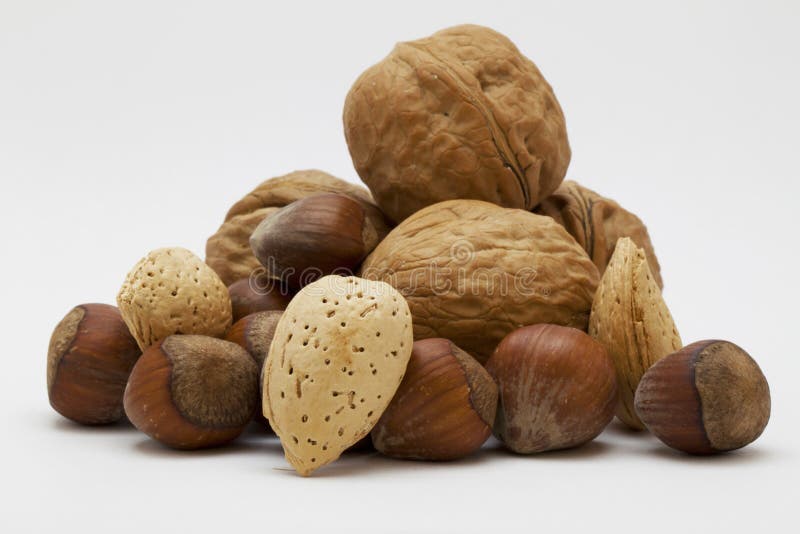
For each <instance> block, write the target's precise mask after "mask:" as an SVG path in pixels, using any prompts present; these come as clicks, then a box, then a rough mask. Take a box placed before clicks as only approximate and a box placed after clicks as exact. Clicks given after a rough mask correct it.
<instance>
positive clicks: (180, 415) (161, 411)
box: [124, 336, 258, 450]
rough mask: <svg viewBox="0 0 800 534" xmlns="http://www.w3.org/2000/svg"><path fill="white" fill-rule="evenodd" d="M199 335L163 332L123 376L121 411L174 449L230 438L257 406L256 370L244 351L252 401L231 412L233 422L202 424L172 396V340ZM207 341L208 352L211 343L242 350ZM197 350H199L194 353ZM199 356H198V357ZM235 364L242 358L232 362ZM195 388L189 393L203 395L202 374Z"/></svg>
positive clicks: (173, 355)
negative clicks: (122, 406)
mask: <svg viewBox="0 0 800 534" xmlns="http://www.w3.org/2000/svg"><path fill="white" fill-rule="evenodd" d="M189 337H191V338H204V337H205V336H169V337H167V338H166V339H164V340H163V341H161V342H159V343H157V344H156V345H153V346H151V347H150V348H148V349H147V350H146V351H145V352H144V353H143V354H142V356H141V358H140V359H139V361H138V362H137V364H136V366H135V367H134V369H133V371H132V372H131V376H130V378H129V380H128V385H127V387H126V389H125V397H124V403H125V413H126V414H127V416H128V419H130V421H131V423H133V424H134V426H136V428H138V429H139V430H141V431H142V432H144V433H145V434H147V435H148V436H150V437H151V438H153V439H155V440H157V441H159V442H161V443H163V444H164V445H167V446H168V447H172V448H174V449H184V450H191V449H200V448H207V447H216V446H220V445H224V444H226V443H228V442H230V441H232V440H234V439H236V438H237V437H238V436H239V435H240V434H241V433H242V432H243V431H244V429H245V428H246V426H247V424H248V423H249V421H250V420H251V419H252V417H253V415H254V414H255V410H256V407H257V391H258V384H257V380H258V378H257V374H258V373H257V371H256V367H255V364H254V363H253V361H252V359H251V357H250V356H249V355H247V360H245V361H246V362H247V364H248V365H249V366H251V367H250V369H249V370H248V373H249V374H251V375H252V376H248V379H247V386H248V388H247V389H248V390H251V392H252V399H249V400H248V401H247V402H246V403H243V404H241V406H238V408H239V409H240V410H241V412H242V413H237V414H234V418H235V419H236V423H235V424H214V423H207V422H202V421H199V420H197V418H196V417H195V418H194V420H193V418H192V417H191V416H190V415H189V414H188V413H187V411H186V410H185V409H182V408H181V402H179V401H178V400H176V391H175V388H174V387H173V381H174V371H175V369H174V361H173V359H174V357H175V352H174V350H175V349H173V348H171V347H172V346H173V345H170V342H171V339H172V338H189ZM205 339H207V340H210V342H211V343H212V346H211V347H210V349H209V350H211V351H214V350H218V347H215V346H214V344H217V343H226V344H228V345H232V346H233V347H234V348H235V349H236V350H238V351H242V353H243V352H244V351H243V350H242V349H241V348H240V347H238V346H236V345H233V344H232V343H230V342H225V341H222V340H218V339H214V338H205ZM197 352H198V354H199V353H200V352H201V351H197ZM198 357H199V356H198ZM236 363H237V365H241V364H242V363H243V360H242V359H241V358H239V361H238V362H236ZM196 389H197V391H196V392H195V393H194V395H193V396H195V397H201V396H202V395H203V394H204V393H205V394H208V392H207V391H204V389H203V383H202V377H197V380H196Z"/></svg>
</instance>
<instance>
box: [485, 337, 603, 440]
mask: <svg viewBox="0 0 800 534" xmlns="http://www.w3.org/2000/svg"><path fill="white" fill-rule="evenodd" d="M486 368H487V370H488V371H489V373H490V374H491V375H492V376H493V377H494V379H495V380H496V381H497V386H498V388H499V389H500V402H499V404H498V409H497V419H496V420H495V426H494V432H495V435H497V437H498V438H499V439H500V440H502V441H503V443H505V444H506V446H507V447H508V448H510V449H511V450H513V451H514V452H518V453H522V454H530V453H535V452H544V451H549V450H556V449H565V448H569V447H576V446H578V445H582V444H583V443H586V442H588V441H591V440H592V439H594V438H595V437H597V435H598V434H600V432H602V431H603V429H604V428H605V427H606V425H607V424H608V423H609V422H610V421H611V419H612V418H613V417H614V410H615V408H616V405H617V382H616V374H615V371H614V364H613V362H612V361H611V358H610V357H609V356H608V353H607V352H606V350H605V349H604V348H603V346H602V345H601V344H600V343H598V342H597V341H595V340H594V339H592V338H591V337H589V336H588V335H587V334H586V333H585V332H582V331H580V330H577V329H575V328H568V327H563V326H557V325H550V324H541V325H533V326H526V327H523V328H520V329H519V330H515V331H514V332H512V333H510V334H509V335H508V336H506V338H505V339H503V341H502V342H500V345H498V346H497V350H496V351H495V353H494V354H493V355H492V357H491V358H489V361H488V362H487V363H486Z"/></svg>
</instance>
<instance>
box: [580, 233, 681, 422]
mask: <svg viewBox="0 0 800 534" xmlns="http://www.w3.org/2000/svg"><path fill="white" fill-rule="evenodd" d="M589 334H590V335H591V336H592V337H593V338H595V339H597V340H598V341H599V342H600V343H602V344H603V346H604V347H605V348H606V350H608V353H609V354H610V355H611V358H612V359H613V360H614V366H615V367H616V369H617V383H618V385H619V395H620V404H619V408H618V410H617V417H619V418H620V420H622V421H623V422H624V423H625V424H627V425H628V426H630V427H631V428H634V429H642V428H644V425H643V424H642V422H641V421H640V420H639V417H638V416H637V415H636V413H635V410H634V405H633V401H634V394H635V392H636V387H637V386H638V385H639V380H641V378H642V375H643V374H644V373H645V371H647V369H649V368H650V366H651V365H653V364H654V363H655V362H657V361H658V360H660V359H661V358H663V357H664V356H666V355H667V354H671V353H672V352H675V351H677V350H678V349H680V348H681V338H680V336H679V335H678V330H677V328H676V327H675V322H674V321H673V320H672V315H670V313H669V309H668V308H667V305H666V303H665V302H664V299H663V298H662V296H661V290H660V289H659V288H658V284H656V280H655V277H653V275H652V274H651V273H650V268H649V267H648V263H647V255H646V254H645V252H644V250H642V249H640V248H638V247H637V246H636V245H635V244H634V242H633V241H632V240H631V239H630V238H627V237H623V238H620V239H619V241H618V242H617V247H616V249H615V251H614V255H613V256H612V257H611V261H610V262H609V264H608V267H607V269H606V272H605V273H604V274H603V278H602V280H601V281H600V287H599V288H598V289H597V295H596V297H595V300H594V304H593V305H592V315H591V318H590V321H589Z"/></svg>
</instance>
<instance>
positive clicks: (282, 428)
mask: <svg viewBox="0 0 800 534" xmlns="http://www.w3.org/2000/svg"><path fill="white" fill-rule="evenodd" d="M412 344H413V341H412V334H411V315H410V313H409V310H408V305H407V304H406V302H405V299H403V297H402V295H400V294H399V293H398V292H397V291H395V290H394V289H393V288H392V287H391V286H389V285H387V284H384V283H381V282H373V281H368V280H362V279H359V278H355V277H346V278H345V277H339V276H326V277H324V278H321V279H319V280H318V281H316V282H314V283H312V284H309V285H307V286H305V287H304V288H303V289H302V290H301V291H300V292H299V293H298V294H297V296H296V297H295V298H294V299H293V300H292V302H291V303H290V304H289V306H288V307H287V308H286V311H285V312H284V315H283V317H282V318H281V320H280V322H279V323H278V327H277V328H276V330H275V337H274V339H273V341H272V346H271V347H270V351H269V356H268V357H267V361H266V363H265V367H264V372H263V381H264V382H263V395H264V401H263V409H264V416H265V417H266V418H267V419H269V422H270V425H271V426H272V428H273V430H274V431H275V433H276V434H277V435H278V437H280V440H281V444H282V445H283V449H284V452H285V454H286V459H287V460H288V462H289V463H290V464H291V465H292V467H294V468H295V469H296V470H297V472H298V473H300V474H301V475H304V476H306V475H309V474H310V473H311V472H312V471H314V470H315V469H317V468H319V467H322V466H323V465H326V464H328V463H330V462H332V461H334V460H336V459H337V458H338V457H339V455H340V454H341V453H342V452H343V451H345V450H346V449H347V448H349V447H350V446H351V445H353V444H354V443H356V442H358V441H359V440H360V439H362V438H363V437H364V436H366V435H367V434H368V433H369V431H370V430H371V429H372V427H373V426H374V425H375V423H376V422H377V421H378V419H379V418H380V416H381V414H382V413H383V411H384V410H385V409H386V406H387V405H388V403H389V401H390V400H391V399H392V396H393V395H394V393H395V391H396V390H397V387H398V385H399V384H400V381H401V380H402V379H403V374H404V373H405V370H406V365H407V364H408V359H409V356H410V355H411V349H412Z"/></svg>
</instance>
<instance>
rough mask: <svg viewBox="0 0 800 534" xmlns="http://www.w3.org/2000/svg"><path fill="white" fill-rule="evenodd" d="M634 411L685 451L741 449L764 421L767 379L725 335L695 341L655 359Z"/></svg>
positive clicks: (767, 405) (641, 384)
mask: <svg viewBox="0 0 800 534" xmlns="http://www.w3.org/2000/svg"><path fill="white" fill-rule="evenodd" d="M635 407H636V413H637V414H638V415H639V418H640V419H641V420H642V422H644V424H645V426H646V427H647V428H648V429H649V430H650V431H651V432H652V433H653V434H655V436H656V437H657V438H658V439H660V440H661V441H663V442H664V443H666V444H667V445H669V446H670V447H672V448H674V449H678V450H680V451H684V452H687V453H689V454H713V453H718V452H724V451H731V450H734V449H739V448H741V447H744V446H745V445H747V444H749V443H751V442H753V441H755V439H756V438H758V436H760V435H761V432H763V431H764V428H765V427H766V426H767V422H768V421H769V414H770V395H769V385H768V384H767V379H766V378H765V377H764V374H763V373H762V372H761V369H760V368H759V367H758V364H757V363H756V362H755V361H754V360H753V358H751V357H750V355H749V354H747V353H746V352H745V351H744V350H742V349H741V348H739V347H738V346H736V345H734V344H733V343H730V342H728V341H718V340H709V341H698V342H697V343H692V344H691V345H688V346H686V347H684V348H683V349H681V350H679V351H678V352H675V353H673V354H670V355H668V356H666V357H665V358H662V359H661V360H659V361H658V362H656V363H655V364H654V365H653V366H652V367H650V369H648V371H647V372H646V373H645V374H644V376H643V377H642V380H641V381H640V382H639V387H638V388H637V389H636V399H635Z"/></svg>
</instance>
